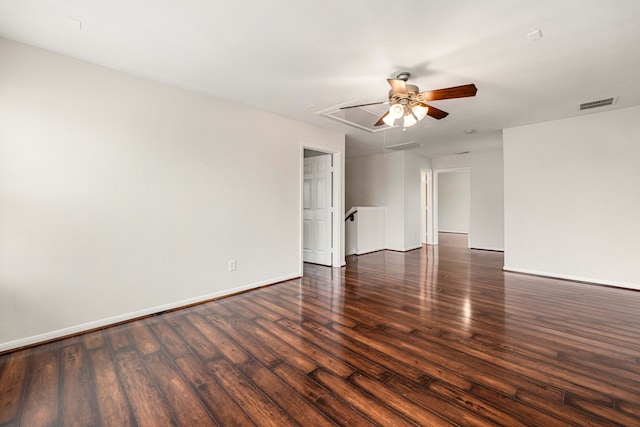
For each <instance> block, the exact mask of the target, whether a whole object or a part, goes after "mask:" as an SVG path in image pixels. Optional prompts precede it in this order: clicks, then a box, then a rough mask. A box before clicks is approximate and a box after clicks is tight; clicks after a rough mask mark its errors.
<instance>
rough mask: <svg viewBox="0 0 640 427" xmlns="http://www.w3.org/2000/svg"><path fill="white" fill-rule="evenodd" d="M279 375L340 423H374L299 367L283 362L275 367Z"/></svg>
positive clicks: (292, 387) (351, 424)
mask: <svg viewBox="0 0 640 427" xmlns="http://www.w3.org/2000/svg"><path fill="white" fill-rule="evenodd" d="M274 372H275V374H276V375H278V377H279V378H280V379H281V380H282V381H284V382H285V383H287V384H288V385H289V387H291V389H293V390H295V391H296V392H297V393H298V394H299V395H300V396H302V397H303V398H305V399H306V400H307V401H308V402H311V403H312V404H313V405H315V406H316V407H317V408H318V409H320V410H321V411H322V413H324V414H325V415H326V416H327V417H329V418H331V419H332V420H333V421H335V422H336V423H337V424H338V425H350V426H362V427H370V426H373V425H374V424H373V423H372V422H371V421H370V420H369V419H367V418H366V417H365V416H364V415H362V414H361V413H360V412H358V411H356V410H355V409H354V408H353V407H352V406H349V405H348V404H346V403H344V402H343V401H342V400H340V399H337V398H336V396H335V395H334V394H332V393H331V392H329V391H327V389H325V388H324V387H322V386H320V384H318V383H317V382H315V381H313V380H312V379H311V378H309V377H308V376H307V375H304V374H303V373H302V372H300V371H298V370H297V369H295V368H293V367H291V366H290V365H287V364H286V363H283V364H282V365H279V366H277V367H276V368H275V369H274Z"/></svg>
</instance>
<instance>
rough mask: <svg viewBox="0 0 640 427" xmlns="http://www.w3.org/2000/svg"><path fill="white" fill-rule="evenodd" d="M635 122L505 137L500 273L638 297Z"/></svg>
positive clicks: (587, 118) (639, 177)
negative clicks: (625, 290)
mask: <svg viewBox="0 0 640 427" xmlns="http://www.w3.org/2000/svg"><path fill="white" fill-rule="evenodd" d="M638 117H640V107H633V108H626V109H620V110H612V111H606V112H602V113H595V114H588V115H584V116H579V117H574V118H570V119H564V120H557V121H552V122H546V123H539V124H534V125H529V126H522V127H517V128H511V129H505V131H504V166H505V169H504V173H505V237H506V239H505V269H508V270H515V271H522V272H529V273H536V274H543V275H550V276H556V277H563V278H570V279H578V280H585V281H590V282H596V283H603V284H611V285H618V286H626V287H630V288H635V289H640V262H638V260H639V259H640V257H639V256H638V254H639V251H638V238H639V237H640V221H639V218H640V163H639V161H640V138H639V135H640V121H639V120H638Z"/></svg>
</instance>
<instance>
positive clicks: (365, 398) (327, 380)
mask: <svg viewBox="0 0 640 427" xmlns="http://www.w3.org/2000/svg"><path fill="white" fill-rule="evenodd" d="M311 377H312V378H313V379H314V380H315V381H317V382H318V383H320V384H321V385H322V386H324V387H325V388H327V389H328V390H330V391H331V392H332V393H333V394H334V395H335V396H340V398H341V399H342V400H344V401H345V402H346V403H348V404H349V405H352V406H353V407H354V408H356V409H357V410H358V411H360V412H362V413H363V414H366V415H367V416H368V417H369V418H371V419H373V420H375V421H376V422H377V423H379V424H381V425H383V426H409V425H411V426H415V425H417V424H416V423H414V422H412V421H410V420H409V419H408V418H405V417H403V416H402V415H400V414H399V413H398V412H395V411H394V410H393V409H391V408H390V407H388V406H387V405H386V404H384V403H382V402H381V401H379V400H378V399H376V398H375V397H371V396H369V395H368V394H367V393H365V392H363V391H360V390H359V389H358V388H357V387H355V386H353V385H351V384H350V383H348V382H346V381H343V380H342V379H341V378H340V377H336V376H335V375H333V374H331V373H330V372H327V371H325V370H323V369H322V368H319V369H317V370H316V371H314V372H313V374H312V375H311Z"/></svg>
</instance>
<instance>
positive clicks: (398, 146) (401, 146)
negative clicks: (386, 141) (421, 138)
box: [384, 141, 422, 151]
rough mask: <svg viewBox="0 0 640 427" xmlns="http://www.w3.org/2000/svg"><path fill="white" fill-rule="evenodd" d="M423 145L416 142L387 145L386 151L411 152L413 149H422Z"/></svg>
mask: <svg viewBox="0 0 640 427" xmlns="http://www.w3.org/2000/svg"><path fill="white" fill-rule="evenodd" d="M420 147H422V145H420V144H419V143H417V142H415V141H409V142H401V143H400V144H393V145H385V147H384V148H385V150H396V151H397V150H410V149H412V148H420Z"/></svg>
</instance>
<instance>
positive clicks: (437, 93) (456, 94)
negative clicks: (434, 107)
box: [417, 84, 478, 102]
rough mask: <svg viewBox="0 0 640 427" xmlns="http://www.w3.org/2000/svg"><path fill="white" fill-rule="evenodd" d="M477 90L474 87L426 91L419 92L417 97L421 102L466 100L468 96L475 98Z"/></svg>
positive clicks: (472, 85)
mask: <svg viewBox="0 0 640 427" xmlns="http://www.w3.org/2000/svg"><path fill="white" fill-rule="evenodd" d="M477 91H478V88H476V85H474V84H470V85H462V86H454V87H449V88H446V89H436V90H427V91H425V92H420V93H419V94H418V96H417V98H418V100H419V101H421V102H425V101H439V100H441V99H453V98H466V97H468V96H476V92H477Z"/></svg>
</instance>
